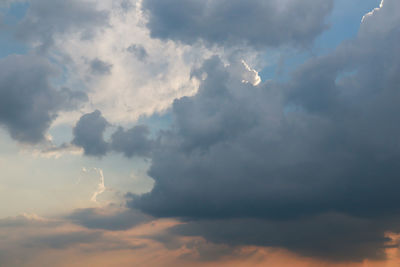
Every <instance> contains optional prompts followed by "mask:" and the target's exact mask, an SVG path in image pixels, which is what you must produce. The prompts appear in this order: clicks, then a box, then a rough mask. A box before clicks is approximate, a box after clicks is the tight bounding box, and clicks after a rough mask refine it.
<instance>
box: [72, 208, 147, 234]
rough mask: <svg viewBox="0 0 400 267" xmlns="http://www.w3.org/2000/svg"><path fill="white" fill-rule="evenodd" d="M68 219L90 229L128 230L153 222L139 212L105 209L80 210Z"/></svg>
mask: <svg viewBox="0 0 400 267" xmlns="http://www.w3.org/2000/svg"><path fill="white" fill-rule="evenodd" d="M66 219H68V220H70V221H72V222H73V223H76V224H79V225H82V226H85V227H87V228H89V229H104V230H112V231H119V230H128V229H130V228H132V227H134V226H137V225H140V224H143V223H146V222H149V221H151V219H152V218H151V217H150V216H148V215H145V214H143V213H141V212H139V211H133V210H122V211H121V210H118V211H114V212H110V211H107V210H103V209H94V208H90V209H80V210H75V211H74V212H73V213H71V214H70V215H68V216H67V217H66Z"/></svg>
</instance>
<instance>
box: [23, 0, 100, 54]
mask: <svg viewBox="0 0 400 267" xmlns="http://www.w3.org/2000/svg"><path fill="white" fill-rule="evenodd" d="M28 2H29V9H28V12H27V14H26V16H25V18H24V19H23V20H22V21H21V22H20V24H19V25H18V29H17V37H18V38H20V39H22V40H25V41H30V42H34V43H36V42H38V43H39V44H40V47H41V48H42V49H47V48H48V47H49V46H51V45H52V44H53V42H54V40H55V38H56V35H57V34H65V33H71V32H74V33H80V34H81V38H83V39H88V38H91V37H92V36H93V35H94V34H95V33H96V31H97V30H98V29H99V28H101V27H105V26H107V25H108V14H107V13H106V12H104V11H99V10H97V9H96V6H95V5H94V4H93V3H89V2H85V1H79V0H69V1H64V0H34V1H28Z"/></svg>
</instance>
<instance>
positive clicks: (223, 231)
mask: <svg viewBox="0 0 400 267" xmlns="http://www.w3.org/2000/svg"><path fill="white" fill-rule="evenodd" d="M398 222H399V221H398V219H397V220H396V221H394V222H393V223H397V224H398ZM387 227H393V226H391V225H387V223H386V222H385V221H384V220H382V221H379V220H378V221H370V220H366V219H361V218H355V217H348V216H344V215H340V214H323V215H318V216H317V217H311V218H301V219H299V220H295V221H268V220H260V219H231V220H207V221H195V222H190V223H186V224H180V225H177V226H175V227H173V228H171V229H170V230H169V232H170V234H171V235H180V236H203V237H205V238H206V239H207V240H209V241H210V242H213V243H215V244H229V245H230V246H232V247H235V246H241V245H251V246H254V245H256V246H264V247H281V248H286V249H289V250H291V251H294V252H296V253H299V254H301V255H304V256H306V257H312V258H323V259H328V260H331V261H356V262H357V261H361V260H362V259H364V257H365V256H366V255H368V257H369V258H370V259H373V260H383V259H385V249H386V248H390V247H392V246H397V244H392V245H389V243H388V242H389V241H390V239H389V238H388V237H385V229H387Z"/></svg>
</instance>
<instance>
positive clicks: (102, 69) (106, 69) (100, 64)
mask: <svg viewBox="0 0 400 267" xmlns="http://www.w3.org/2000/svg"><path fill="white" fill-rule="evenodd" d="M111 69H112V64H109V63H107V62H105V61H102V60H100V59H98V58H95V59H93V60H92V61H91V62H90V70H91V72H92V74H95V75H107V74H111Z"/></svg>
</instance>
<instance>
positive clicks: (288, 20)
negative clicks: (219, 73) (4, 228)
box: [142, 0, 333, 48]
mask: <svg viewBox="0 0 400 267" xmlns="http://www.w3.org/2000/svg"><path fill="white" fill-rule="evenodd" d="M142 5H143V9H144V11H145V12H146V14H147V15H148V24H147V27H148V28H149V29H150V32H151V36H152V37H156V38H160V39H169V40H173V41H180V42H183V43H187V44H193V43H195V42H196V41H199V40H201V41H204V42H205V43H206V44H210V45H222V46H225V47H229V46H235V45H248V46H251V47H256V48H261V47H265V46H273V47H276V46H281V45H287V44H289V45H295V46H301V45H307V44H310V43H311V42H312V41H313V40H314V38H315V37H316V36H318V35H319V34H320V33H321V32H322V31H323V30H325V29H326V28H327V25H326V24H325V18H326V16H327V15H328V14H329V13H330V12H331V10H332V6H333V1H331V0H328V1H320V0H318V1H314V0H307V1H299V0H285V1H281V0H268V1H264V0H252V1H244V0H234V1H231V0H224V1H215V0H211V1H202V0H190V1H182V0H168V1H164V0H162V1H160V0H144V1H143V3H142Z"/></svg>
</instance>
